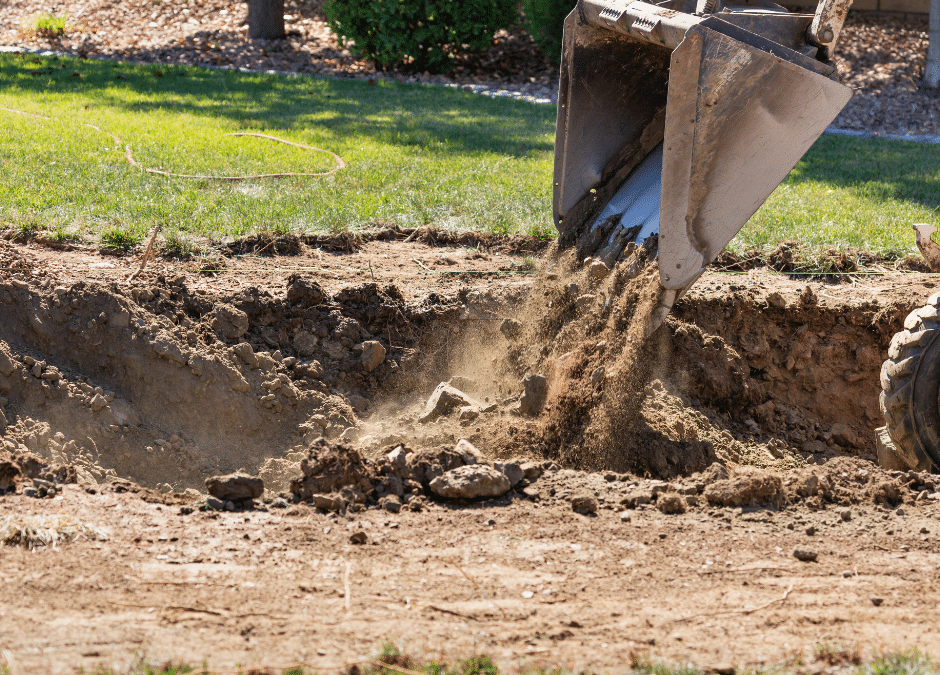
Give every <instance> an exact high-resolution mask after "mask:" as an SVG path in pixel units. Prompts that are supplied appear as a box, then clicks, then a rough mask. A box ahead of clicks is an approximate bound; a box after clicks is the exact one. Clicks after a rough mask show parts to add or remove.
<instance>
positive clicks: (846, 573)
mask: <svg viewBox="0 0 940 675" xmlns="http://www.w3.org/2000/svg"><path fill="white" fill-rule="evenodd" d="M842 576H843V577H844V578H846V579H848V578H849V577H851V576H852V570H843V571H842Z"/></svg>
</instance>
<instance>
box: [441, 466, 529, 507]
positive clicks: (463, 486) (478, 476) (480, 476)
mask: <svg viewBox="0 0 940 675" xmlns="http://www.w3.org/2000/svg"><path fill="white" fill-rule="evenodd" d="M429 487H430V488H431V491H432V492H433V493H434V494H436V495H438V496H439V497H444V498H445V499H482V498H493V497H502V496H503V495H504V494H506V493H507V492H509V489H510V487H511V486H510V482H509V479H508V478H507V477H506V474H504V473H502V472H501V471H497V470H496V469H494V468H492V467H489V466H486V465H483V464H471V465H468V466H461V467H457V468H456V469H451V470H450V471H448V472H446V473H444V474H443V475H441V476H438V477H437V478H435V479H434V480H432V481H431V482H430V484H429Z"/></svg>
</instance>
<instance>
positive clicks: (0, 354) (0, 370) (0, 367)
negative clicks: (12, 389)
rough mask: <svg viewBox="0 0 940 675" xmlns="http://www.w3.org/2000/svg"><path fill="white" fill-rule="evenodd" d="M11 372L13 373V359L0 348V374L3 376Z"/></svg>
mask: <svg viewBox="0 0 940 675" xmlns="http://www.w3.org/2000/svg"><path fill="white" fill-rule="evenodd" d="M4 344H5V343H4ZM12 373H13V359H11V358H10V357H9V355H8V354H7V353H6V352H5V351H3V350H2V349H0V375H3V376H4V377H8V376H9V375H11V374H12Z"/></svg>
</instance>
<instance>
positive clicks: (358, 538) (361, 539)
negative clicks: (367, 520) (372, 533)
mask: <svg viewBox="0 0 940 675" xmlns="http://www.w3.org/2000/svg"><path fill="white" fill-rule="evenodd" d="M368 541H369V537H368V536H367V535H366V533H365V532H363V531H362V530H359V531H358V532H353V533H352V534H351V535H349V543H350V544H356V545H357V546H359V545H362V544H365V543H366V542H368Z"/></svg>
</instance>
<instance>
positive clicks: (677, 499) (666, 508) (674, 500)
mask: <svg viewBox="0 0 940 675" xmlns="http://www.w3.org/2000/svg"><path fill="white" fill-rule="evenodd" d="M656 508H657V509H659V510H660V511H662V512H663V513H665V514H667V515H674V514H678V513H685V511H686V502H685V499H684V498H683V497H682V495H680V494H676V493H675V492H666V493H664V494H661V495H659V497H658V498H657V499H656Z"/></svg>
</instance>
